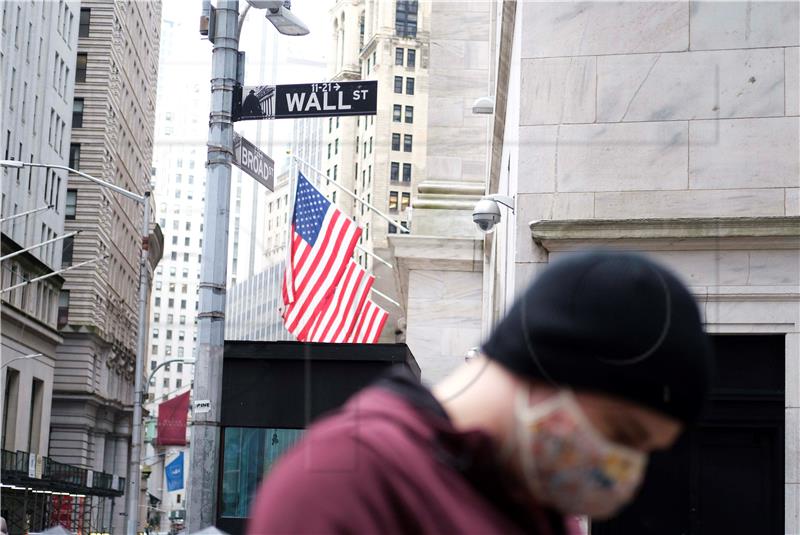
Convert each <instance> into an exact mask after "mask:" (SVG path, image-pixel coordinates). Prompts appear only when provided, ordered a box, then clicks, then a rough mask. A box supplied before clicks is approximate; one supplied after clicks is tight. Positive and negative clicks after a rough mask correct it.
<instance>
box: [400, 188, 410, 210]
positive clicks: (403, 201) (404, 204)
mask: <svg viewBox="0 0 800 535" xmlns="http://www.w3.org/2000/svg"><path fill="white" fill-rule="evenodd" d="M410 204H411V194H410V193H408V192H403V195H402V196H401V197H400V210H401V211H402V210H405V209H406V208H408V207H409V205H410Z"/></svg>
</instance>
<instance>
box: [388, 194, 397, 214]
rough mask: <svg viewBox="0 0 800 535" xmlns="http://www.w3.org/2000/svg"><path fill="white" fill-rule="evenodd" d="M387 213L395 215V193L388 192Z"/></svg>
mask: <svg viewBox="0 0 800 535" xmlns="http://www.w3.org/2000/svg"><path fill="white" fill-rule="evenodd" d="M389 213H390V214H396V213H397V192H396V191H390V192H389Z"/></svg>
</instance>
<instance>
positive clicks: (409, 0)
mask: <svg viewBox="0 0 800 535" xmlns="http://www.w3.org/2000/svg"><path fill="white" fill-rule="evenodd" d="M417 10H418V2H417V0H397V6H396V8H395V16H394V30H395V33H396V34H397V35H398V36H399V37H416V36H417Z"/></svg>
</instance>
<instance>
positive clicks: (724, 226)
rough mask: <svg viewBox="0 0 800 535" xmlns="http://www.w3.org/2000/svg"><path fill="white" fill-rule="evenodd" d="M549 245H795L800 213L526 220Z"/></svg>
mask: <svg viewBox="0 0 800 535" xmlns="http://www.w3.org/2000/svg"><path fill="white" fill-rule="evenodd" d="M529 227H530V229H531V237H532V238H533V241H534V242H535V243H536V244H537V245H540V246H542V247H544V248H545V249H546V250H548V251H569V250H575V249H579V248H585V247H597V246H609V247H622V248H626V247H630V248H634V249H638V250H661V249H664V248H669V249H688V250H691V249H698V250H699V249H710V248H711V249H800V217H797V216H778V217H710V218H702V217H700V218H669V219H668V218H664V219H575V220H544V221H532V222H530V223H529Z"/></svg>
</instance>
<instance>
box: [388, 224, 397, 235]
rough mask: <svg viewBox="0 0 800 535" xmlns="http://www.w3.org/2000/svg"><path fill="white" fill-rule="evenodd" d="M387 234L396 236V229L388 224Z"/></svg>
mask: <svg viewBox="0 0 800 535" xmlns="http://www.w3.org/2000/svg"><path fill="white" fill-rule="evenodd" d="M389 234H397V227H396V226H394V225H392V224H391V223H389Z"/></svg>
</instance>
